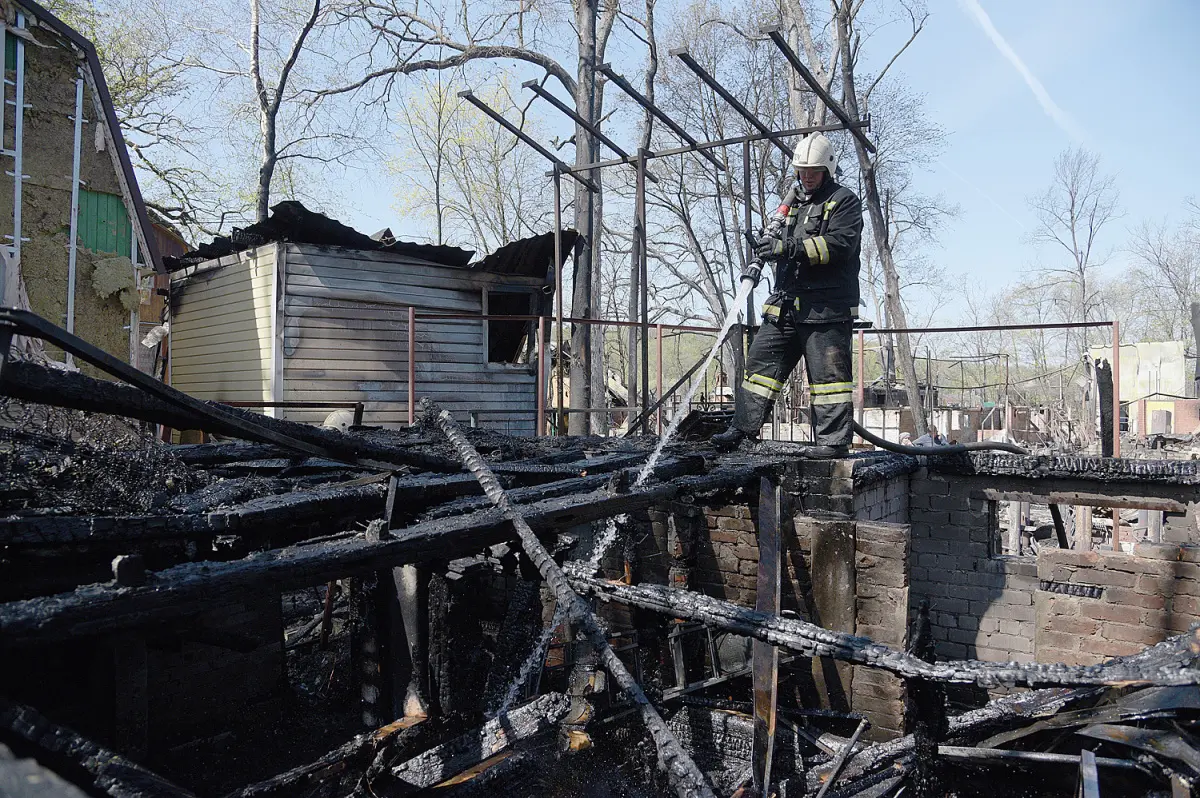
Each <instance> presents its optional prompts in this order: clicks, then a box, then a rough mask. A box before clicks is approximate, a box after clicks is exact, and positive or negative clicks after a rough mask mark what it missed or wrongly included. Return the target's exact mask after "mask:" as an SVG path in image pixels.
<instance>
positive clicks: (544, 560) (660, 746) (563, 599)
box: [423, 400, 714, 798]
mask: <svg viewBox="0 0 1200 798" xmlns="http://www.w3.org/2000/svg"><path fill="white" fill-rule="evenodd" d="M423 404H424V406H425V412H426V414H428V415H431V416H434V417H435V418H436V421H437V424H438V426H439V427H440V428H441V430H442V432H444V433H445V434H446V437H447V438H448V439H449V440H450V442H451V443H452V444H453V445H454V448H455V450H456V451H457V452H458V454H459V456H460V457H462V459H463V463H464V465H466V467H467V468H468V469H469V470H470V471H471V473H472V474H474V475H475V477H476V478H477V479H478V480H479V484H480V485H482V486H483V490H484V492H485V493H486V494H487V496H488V498H489V499H491V500H492V502H493V503H495V505H496V507H497V508H498V509H499V510H500V511H501V512H502V513H503V515H504V516H505V517H506V518H507V519H508V520H509V521H511V522H512V525H513V527H514V528H515V529H516V531H517V535H518V536H519V537H520V539H521V546H522V547H523V548H524V550H525V554H526V555H527V556H528V557H529V559H530V560H531V561H532V562H533V564H534V566H536V567H537V569H538V572H539V573H541V575H542V578H543V579H545V580H546V583H547V584H548V585H549V586H550V589H551V590H552V591H553V592H554V596H555V598H556V599H557V600H558V601H559V603H561V604H562V605H564V606H565V607H567V612H568V616H569V617H570V618H571V619H572V620H574V621H575V623H577V624H578V626H579V630H580V631H581V632H582V633H583V634H584V635H585V636H586V637H587V638H588V640H589V641H590V642H591V644H592V645H593V646H594V647H595V649H596V651H597V652H598V653H599V655H600V661H601V663H602V664H603V665H604V667H605V669H606V670H607V671H608V672H609V673H610V674H612V677H613V680H614V681H615V682H616V683H617V685H618V686H619V687H620V688H621V689H622V690H623V691H624V692H625V695H626V696H628V697H629V699H630V700H631V701H633V703H634V705H635V706H636V707H637V710H638V712H639V714H640V715H641V717H642V722H643V723H645V724H646V728H647V730H649V732H650V736H651V737H652V738H653V739H654V744H655V748H656V751H657V754H658V760H659V764H660V765H661V766H662V768H663V770H665V771H666V773H667V778H668V779H669V780H670V782H671V786H672V787H673V788H674V789H675V792H676V794H677V795H679V796H681V798H693V797H694V796H700V798H705V796H713V795H714V793H713V791H712V787H710V786H709V784H708V780H707V779H706V778H705V776H704V774H703V773H702V772H701V770H700V768H699V767H697V765H696V763H695V762H694V761H693V760H692V757H691V755H690V754H689V753H688V752H687V750H685V749H684V747H683V746H682V745H681V744H680V743H679V740H678V739H677V738H676V737H675V735H674V734H673V733H672V732H671V730H670V729H669V728H667V724H666V723H664V722H663V719H662V717H661V716H660V715H659V714H658V710H656V709H655V708H654V705H653V704H651V703H650V699H649V698H647V697H646V694H645V692H643V691H642V688H641V685H639V684H638V683H637V681H635V680H634V678H633V675H632V674H630V673H629V670H628V669H627V668H626V667H625V663H623V662H622V661H621V659H620V658H619V657H618V656H617V654H616V652H615V651H614V650H613V647H612V644H611V643H610V642H609V640H608V635H607V634H606V632H605V630H604V627H603V626H602V625H601V624H600V621H599V619H598V618H597V617H596V615H595V614H594V613H593V612H592V610H591V608H590V607H589V606H588V605H587V603H586V602H584V601H583V599H581V598H580V597H579V595H578V594H576V593H575V591H574V590H572V589H571V586H570V584H569V582H568V580H567V575H566V574H565V573H564V572H563V570H562V568H561V567H559V565H558V563H556V562H555V561H554V558H553V557H552V556H551V555H550V553H549V552H548V551H546V548H545V547H544V546H543V545H542V544H541V542H540V541H539V540H538V539H537V535H536V534H535V533H534V531H533V529H532V528H531V527H530V525H529V523H528V522H527V521H526V519H525V517H524V515H523V514H522V513H520V512H518V511H517V510H516V508H515V507H514V506H513V504H512V503H511V502H510V501H509V500H508V497H507V496H506V495H505V493H504V489H503V488H501V487H500V483H499V482H497V481H496V476H495V475H494V474H493V473H492V471H491V469H490V468H488V465H487V462H486V461H484V459H483V458H482V457H480V456H479V452H477V451H476V450H475V448H474V447H473V446H471V444H470V443H469V442H468V441H467V439H466V438H465V437H464V436H463V434H462V432H461V430H459V429H458V425H456V424H455V423H454V419H453V418H452V417H451V416H450V414H449V413H447V412H446V411H444V410H443V411H441V412H437V411H436V410H435V409H434V408H433V405H432V404H431V403H430V402H429V401H428V400H424V402H423ZM435 414H436V415H435Z"/></svg>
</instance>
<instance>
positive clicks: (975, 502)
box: [909, 470, 1037, 662]
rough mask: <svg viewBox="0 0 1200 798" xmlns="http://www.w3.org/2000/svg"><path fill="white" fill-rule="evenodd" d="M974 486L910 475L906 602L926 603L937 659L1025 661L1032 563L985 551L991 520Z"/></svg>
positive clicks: (1030, 652) (1029, 651)
mask: <svg viewBox="0 0 1200 798" xmlns="http://www.w3.org/2000/svg"><path fill="white" fill-rule="evenodd" d="M980 487H981V486H980V485H977V484H975V483H974V481H973V480H971V479H965V478H962V477H947V476H944V475H941V474H937V473H932V472H929V471H926V470H921V471H918V472H917V473H915V474H913V476H912V481H911V495H910V496H909V518H910V519H911V522H912V544H911V546H912V548H911V556H912V569H911V580H912V589H911V590H910V592H909V601H910V606H911V607H912V608H913V609H914V610H915V608H916V605H917V604H918V603H919V602H920V600H921V599H923V598H924V599H928V600H929V609H930V623H931V625H932V627H933V629H932V631H933V636H934V640H936V641H937V651H938V654H939V655H940V656H943V657H947V658H954V659H964V658H971V659H982V660H989V661H1016V662H1030V661H1033V659H1034V635H1033V631H1034V623H1035V620H1036V617H1035V612H1034V608H1033V593H1034V591H1035V590H1036V589H1037V564H1036V562H1034V561H1033V560H1032V559H1031V558H1021V557H994V556H992V552H991V545H990V544H991V535H992V531H993V528H994V521H993V519H992V517H991V512H992V511H991V510H990V508H989V505H988V501H987V500H986V499H984V498H983V496H982V494H981V492H980Z"/></svg>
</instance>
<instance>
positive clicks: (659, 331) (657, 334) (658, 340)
mask: <svg viewBox="0 0 1200 798" xmlns="http://www.w3.org/2000/svg"><path fill="white" fill-rule="evenodd" d="M662 337H663V326H662V325H661V324H656V325H654V341H655V344H656V345H657V346H658V387H657V389H656V391H655V400H656V401H658V402H661V401H662V398H663V392H662V377H663V361H662V357H663V355H662ZM662 431H663V411H662V407H661V406H660V407H659V408H658V434H659V435H661V434H662Z"/></svg>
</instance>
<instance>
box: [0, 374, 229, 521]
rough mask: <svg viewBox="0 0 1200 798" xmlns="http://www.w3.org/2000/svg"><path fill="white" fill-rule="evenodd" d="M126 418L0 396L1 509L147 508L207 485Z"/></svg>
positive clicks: (25, 512) (49, 512) (13, 512)
mask: <svg viewBox="0 0 1200 798" xmlns="http://www.w3.org/2000/svg"><path fill="white" fill-rule="evenodd" d="M208 481H209V478H208V477H207V476H206V475H205V474H204V473H203V472H200V471H198V470H196V469H194V468H191V467H189V466H188V465H186V464H185V463H183V462H181V461H180V460H179V458H178V457H177V456H175V454H173V453H172V452H171V451H170V447H168V446H166V445H165V444H162V443H160V442H158V441H157V440H155V437H154V434H153V428H152V427H149V426H146V425H141V424H138V423H136V422H130V421H128V420H126V419H123V418H120V417H117V416H109V415H104V414H99V413H89V412H84V411H79V410H66V409H63V408H57V407H49V406H46V405H40V404H31V403H26V402H20V401H17V400H14V399H9V398H0V513H3V514H4V515H7V516H53V515H66V514H79V513H107V514H151V513H155V512H156V511H159V510H160V509H162V508H165V507H166V505H167V503H168V502H169V501H170V500H171V499H172V498H173V497H175V496H179V495H182V494H184V493H190V492H192V491H194V490H197V489H199V488H201V487H204V486H205V485H206V484H208Z"/></svg>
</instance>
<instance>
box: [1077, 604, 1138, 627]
mask: <svg viewBox="0 0 1200 798" xmlns="http://www.w3.org/2000/svg"><path fill="white" fill-rule="evenodd" d="M1079 609H1080V614H1081V615H1083V617H1085V618H1095V619H1096V620H1099V621H1116V622H1117V623H1139V622H1140V621H1141V620H1142V614H1143V612H1144V611H1143V610H1142V609H1141V608H1140V607H1123V606H1120V605H1117V604H1108V603H1107V602H1103V601H1084V602H1080V605H1079Z"/></svg>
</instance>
